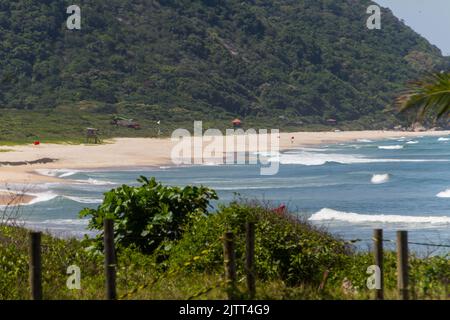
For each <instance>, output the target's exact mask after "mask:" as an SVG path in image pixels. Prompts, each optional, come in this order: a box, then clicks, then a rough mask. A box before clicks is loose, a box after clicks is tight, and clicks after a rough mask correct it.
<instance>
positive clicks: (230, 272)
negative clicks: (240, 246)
mask: <svg viewBox="0 0 450 320" xmlns="http://www.w3.org/2000/svg"><path fill="white" fill-rule="evenodd" d="M223 255H224V265H225V279H226V281H227V282H228V288H227V292H228V299H230V300H233V299H234V298H235V291H236V259H235V254H234V242H233V232H226V233H225V234H224V242H223Z"/></svg>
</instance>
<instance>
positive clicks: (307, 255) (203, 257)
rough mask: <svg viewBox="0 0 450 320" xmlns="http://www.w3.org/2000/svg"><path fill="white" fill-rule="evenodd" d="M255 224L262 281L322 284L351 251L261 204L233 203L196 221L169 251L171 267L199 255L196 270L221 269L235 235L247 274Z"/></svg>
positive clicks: (327, 236) (328, 237)
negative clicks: (248, 230)
mask: <svg viewBox="0 0 450 320" xmlns="http://www.w3.org/2000/svg"><path fill="white" fill-rule="evenodd" d="M247 221H254V222H255V223H256V231H255V261H256V271H257V277H258V278H259V279H262V280H273V279H282V280H283V281H285V282H286V283H288V284H291V285H296V284H300V283H312V284H318V283H320V281H321V279H322V275H323V273H324V271H325V270H327V269H330V268H338V267H339V266H340V263H341V260H342V258H343V256H345V255H346V254H348V253H349V250H348V248H347V247H346V245H345V244H344V242H342V241H340V240H338V239H335V238H333V237H332V236H331V235H329V234H327V233H326V232H323V231H320V230H318V229H316V228H314V227H312V226H311V225H309V224H308V223H306V222H303V221H301V220H299V219H298V218H297V217H295V216H293V215H290V214H287V213H286V214H277V213H275V212H274V211H273V210H271V209H270V208H265V207H262V206H261V205H249V204H239V203H232V204H231V205H229V206H227V207H222V208H221V209H220V210H219V212H218V213H217V214H214V215H209V216H202V217H197V218H196V219H195V221H194V222H193V223H192V224H191V225H190V226H189V228H187V230H186V231H185V232H184V234H183V237H182V238H181V239H180V240H179V241H178V242H177V243H176V244H175V245H174V246H173V247H171V249H170V251H169V252H170V253H169V254H170V258H169V260H168V262H167V263H168V267H169V268H177V267H179V266H181V265H183V263H185V262H186V261H188V260H189V257H192V256H196V255H198V256H199V258H198V259H197V261H195V264H192V266H191V269H193V270H197V271H209V272H214V271H216V272H217V271H218V270H222V269H221V268H222V266H223V256H222V241H221V235H222V234H223V233H224V232H225V231H229V230H231V231H233V232H234V235H235V242H236V244H235V248H236V259H237V261H238V262H237V267H238V273H240V274H241V275H243V273H244V269H243V267H244V259H245V224H246V222H247Z"/></svg>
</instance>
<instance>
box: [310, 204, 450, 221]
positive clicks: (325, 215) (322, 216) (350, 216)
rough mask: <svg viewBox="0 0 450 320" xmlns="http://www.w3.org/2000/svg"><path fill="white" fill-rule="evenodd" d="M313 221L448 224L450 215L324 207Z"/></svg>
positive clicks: (314, 215)
mask: <svg viewBox="0 0 450 320" xmlns="http://www.w3.org/2000/svg"><path fill="white" fill-rule="evenodd" d="M309 220H311V221H329V220H337V221H343V222H350V223H367V222H372V223H411V224H432V225H447V224H450V217H447V216H417V217H416V216H401V215H384V214H376V215H375V214H374V215H371V214H358V213H353V212H343V211H337V210H333V209H328V208H324V209H322V210H320V211H319V212H317V213H315V214H313V215H312V216H311V217H310V218H309Z"/></svg>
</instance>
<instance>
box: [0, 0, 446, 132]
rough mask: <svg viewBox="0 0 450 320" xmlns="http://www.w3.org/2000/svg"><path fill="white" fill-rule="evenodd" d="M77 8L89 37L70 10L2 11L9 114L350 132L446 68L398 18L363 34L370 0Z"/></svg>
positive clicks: (54, 2)
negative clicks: (413, 82)
mask: <svg viewBox="0 0 450 320" xmlns="http://www.w3.org/2000/svg"><path fill="white" fill-rule="evenodd" d="M76 2H77V3H76V4H77V5H79V6H80V7H81V17H82V26H81V30H68V29H67V27H66V19H67V17H68V14H66V9H67V7H68V6H69V5H71V4H73V1H61V0H45V1H43V0H18V1H9V0H0V107H1V108H3V109H8V111H3V113H4V114H9V113H10V112H11V110H9V109H22V110H24V109H25V110H31V109H33V111H31V112H36V113H38V114H39V110H44V109H45V110H46V112H49V111H48V109H51V110H54V112H55V114H56V115H61V116H68V115H70V116H71V117H72V116H74V117H75V116H76V115H77V114H78V112H80V113H87V114H88V116H87V117H86V118H85V119H84V120H83V121H82V125H88V124H89V119H90V118H89V115H90V114H92V115H93V117H94V118H95V116H97V115H102V116H105V119H106V116H109V115H111V114H116V113H120V114H131V115H133V116H134V117H137V118H140V119H143V120H145V121H147V120H148V121H153V120H163V121H165V122H173V123H176V122H182V121H186V120H189V121H191V120H194V119H196V120H202V119H203V120H211V119H215V120H217V119H229V118H230V117H234V116H240V117H243V118H244V119H252V120H251V121H252V122H253V123H257V122H258V119H264V123H270V119H278V120H277V121H280V119H282V122H283V123H284V124H291V125H301V124H319V123H325V120H326V119H328V118H334V119H336V120H338V121H343V120H347V121H350V120H357V119H360V118H361V117H363V116H367V115H375V116H374V117H383V115H385V114H383V113H381V112H382V111H383V110H384V109H385V108H386V107H387V106H388V105H389V104H390V103H391V101H392V98H393V96H394V95H395V94H396V93H398V91H399V90H400V89H401V88H402V86H403V84H404V83H405V82H406V81H408V80H410V79H414V78H417V77H418V76H419V75H420V73H421V72H424V71H428V70H431V69H438V68H441V69H443V68H447V67H448V60H447V59H444V58H443V57H442V56H441V52H440V51H439V50H438V49H437V48H436V47H434V46H432V45H430V44H429V43H428V42H427V41H426V40H425V39H424V38H422V37H420V36H419V35H418V34H416V33H415V32H414V31H413V30H411V29H410V28H409V27H406V26H405V25H404V24H403V23H402V22H400V21H399V20H398V19H397V18H396V17H394V16H393V15H392V13H391V12H390V11H387V10H383V12H382V29H381V30H368V29H367V27H366V20H367V18H368V16H369V15H368V14H367V13H366V10H367V7H368V6H369V5H370V4H372V2H371V1H367V0H339V1H336V0H252V1H241V0H239V1H237V0H159V1H158V0H95V1H86V0H77V1H76ZM5 112H6V113H5ZM17 114H21V112H19V113H17V112H15V113H14V115H17ZM0 116H1V112H0ZM52 116H55V115H52ZM14 117H15V116H14ZM386 117H387V115H386ZM14 119H16V118H14ZM274 121H275V120H274ZM261 123H262V122H261ZM274 123H275V122H274ZM97 124H98V123H97ZM2 126H4V123H3V124H2Z"/></svg>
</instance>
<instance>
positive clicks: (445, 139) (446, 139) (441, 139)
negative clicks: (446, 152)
mask: <svg viewBox="0 0 450 320" xmlns="http://www.w3.org/2000/svg"><path fill="white" fill-rule="evenodd" d="M438 141H441V142H442V141H450V138H444V137H441V138H439V139H438Z"/></svg>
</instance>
